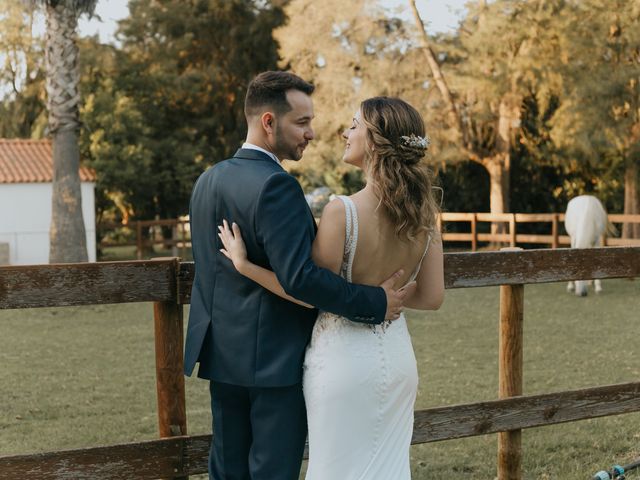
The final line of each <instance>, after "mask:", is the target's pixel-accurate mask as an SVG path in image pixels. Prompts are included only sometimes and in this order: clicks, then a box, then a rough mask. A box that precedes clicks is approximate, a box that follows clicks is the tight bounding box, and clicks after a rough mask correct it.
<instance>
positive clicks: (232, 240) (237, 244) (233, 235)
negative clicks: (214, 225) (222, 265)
mask: <svg viewBox="0 0 640 480" xmlns="http://www.w3.org/2000/svg"><path fill="white" fill-rule="evenodd" d="M218 231H219V232H218V237H220V240H221V241H222V244H223V245H224V248H221V249H220V252H222V254H223V255H224V256H225V257H227V258H228V259H229V260H231V261H232V262H233V266H234V267H235V268H236V270H238V271H239V272H241V271H242V268H243V266H244V264H245V263H246V262H247V249H246V247H245V245H244V240H243V239H242V234H241V233H240V227H238V224H236V223H235V222H233V224H232V225H231V228H229V223H228V222H227V221H226V220H223V221H222V225H219V226H218Z"/></svg>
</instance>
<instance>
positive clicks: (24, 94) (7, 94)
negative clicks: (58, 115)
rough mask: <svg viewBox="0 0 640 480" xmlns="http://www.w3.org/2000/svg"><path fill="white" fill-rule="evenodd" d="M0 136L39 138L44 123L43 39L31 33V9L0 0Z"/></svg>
mask: <svg viewBox="0 0 640 480" xmlns="http://www.w3.org/2000/svg"><path fill="white" fill-rule="evenodd" d="M0 11H1V12H3V15H1V16H0V52H2V60H3V64H2V65H1V66H0V95H1V97H2V98H0V138H13V137H19V138H29V137H40V136H42V134H43V131H44V127H45V126H46V119H47V116H46V105H45V94H44V77H45V69H44V42H43V41H42V40H41V39H40V38H38V37H36V36H34V35H33V29H32V27H33V23H34V11H33V9H32V8H29V7H28V6H27V5H25V4H24V3H22V2H16V1H13V0H0Z"/></svg>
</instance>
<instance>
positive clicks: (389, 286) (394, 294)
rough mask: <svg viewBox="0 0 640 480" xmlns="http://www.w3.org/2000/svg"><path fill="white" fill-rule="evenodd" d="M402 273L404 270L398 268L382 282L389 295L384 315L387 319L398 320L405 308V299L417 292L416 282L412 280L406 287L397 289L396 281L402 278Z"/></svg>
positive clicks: (386, 293)
mask: <svg viewBox="0 0 640 480" xmlns="http://www.w3.org/2000/svg"><path fill="white" fill-rule="evenodd" d="M402 273H403V270H398V271H397V272H396V273H394V274H393V275H392V276H391V277H389V278H388V279H387V280H385V281H384V282H382V283H381V284H380V286H381V287H382V288H383V289H384V293H385V295H386V296H387V312H386V313H385V316H384V319H385V320H397V319H398V318H400V314H401V313H402V309H403V308H404V301H405V299H406V298H407V297H408V296H411V294H412V293H413V292H415V289H416V282H410V283H408V284H407V285H405V286H404V287H402V288H400V289H397V290H396V282H397V281H398V280H399V279H400V277H401V276H402Z"/></svg>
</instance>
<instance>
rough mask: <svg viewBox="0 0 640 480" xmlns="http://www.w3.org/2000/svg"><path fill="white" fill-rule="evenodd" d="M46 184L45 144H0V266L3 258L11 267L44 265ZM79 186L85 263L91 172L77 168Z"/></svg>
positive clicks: (90, 233)
mask: <svg viewBox="0 0 640 480" xmlns="http://www.w3.org/2000/svg"><path fill="white" fill-rule="evenodd" d="M52 179H53V151H52V147H51V141H50V140H23V139H11V140H7V139H0V263H7V256H8V263H9V264H12V265H24V264H37V263H49V227H50V224H51V196H52V183H51V182H52ZM80 181H81V189H82V216H83V218H84V225H85V229H86V232H87V250H88V253H89V261H90V262H95V261H96V214H95V200H94V198H95V197H94V190H95V173H94V172H93V171H92V170H90V169H88V168H86V167H80ZM7 246H8V255H7ZM3 257H4V258H3Z"/></svg>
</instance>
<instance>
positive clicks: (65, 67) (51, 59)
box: [32, 0, 97, 263]
mask: <svg viewBox="0 0 640 480" xmlns="http://www.w3.org/2000/svg"><path fill="white" fill-rule="evenodd" d="M96 2H97V0H32V3H34V4H36V5H40V6H43V7H44V9H45V14H46V42H45V43H46V55H45V58H46V70H47V77H46V90H47V109H48V111H49V133H50V134H51V136H52V137H53V199H52V205H53V207H52V212H51V230H50V249H49V261H50V262H52V263H60V262H86V261H87V259H88V256H87V238H86V232H85V228H84V220H83V218H82V195H81V190H80V174H79V168H80V149H79V146H78V130H79V129H80V119H79V103H80V92H79V89H78V84H79V82H80V71H79V68H78V45H77V43H76V28H77V25H78V18H79V17H80V15H82V14H85V13H86V14H89V15H91V14H92V13H93V11H94V9H95V6H96Z"/></svg>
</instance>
